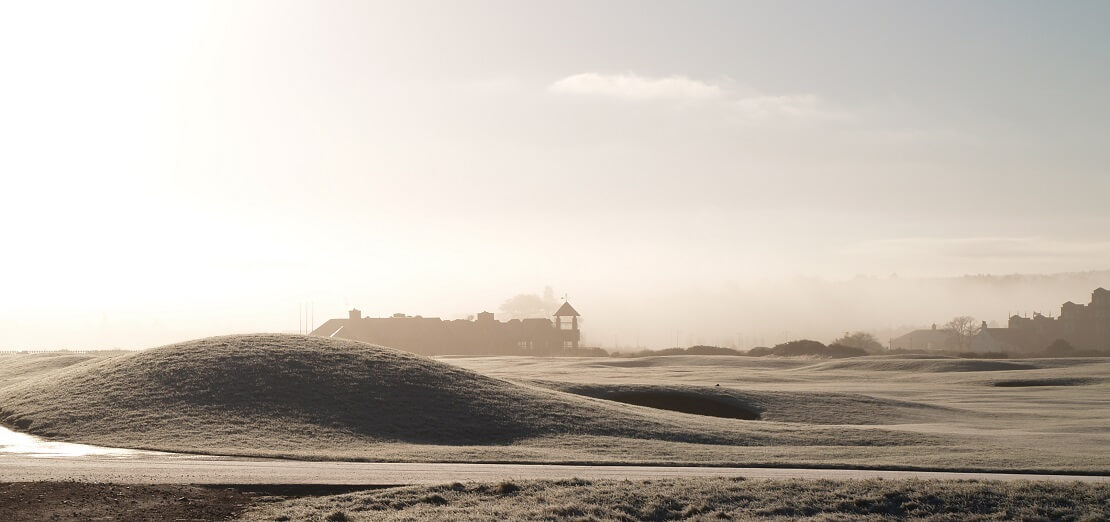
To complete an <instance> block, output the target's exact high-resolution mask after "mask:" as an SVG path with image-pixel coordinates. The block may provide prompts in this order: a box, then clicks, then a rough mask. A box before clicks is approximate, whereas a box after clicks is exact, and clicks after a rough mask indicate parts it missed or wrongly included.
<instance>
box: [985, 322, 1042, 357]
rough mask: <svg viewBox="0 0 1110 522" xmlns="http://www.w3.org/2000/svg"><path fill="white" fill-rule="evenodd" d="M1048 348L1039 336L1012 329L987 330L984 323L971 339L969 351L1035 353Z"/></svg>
mask: <svg viewBox="0 0 1110 522" xmlns="http://www.w3.org/2000/svg"><path fill="white" fill-rule="evenodd" d="M1045 346H1048V342H1046V341H1045V340H1044V339H1043V338H1041V336H1040V335H1038V334H1036V333H1035V332H1027V331H1023V330H1018V329H1014V328H988V327H987V323H986V321H984V322H983V327H982V328H980V329H979V333H978V334H976V335H975V337H973V338H972V339H971V351H973V352H977V353H988V352H1002V353H1019V352H1036V351H1039V350H1042V349H1044V347H1045Z"/></svg>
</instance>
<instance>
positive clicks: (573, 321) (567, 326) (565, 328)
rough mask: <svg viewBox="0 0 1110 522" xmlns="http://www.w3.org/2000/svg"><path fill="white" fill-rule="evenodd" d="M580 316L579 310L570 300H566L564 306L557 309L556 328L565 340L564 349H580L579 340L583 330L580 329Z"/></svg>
mask: <svg viewBox="0 0 1110 522" xmlns="http://www.w3.org/2000/svg"><path fill="white" fill-rule="evenodd" d="M579 317H580V315H579V313H578V310H575V309H574V307H573V306H571V305H570V302H569V301H564V302H563V306H560V307H559V309H558V310H556V311H555V330H556V332H558V335H559V338H560V339H561V340H562V342H563V349H564V350H566V349H572V350H577V349H578V341H579V340H581V339H582V332H580V331H578V318H579Z"/></svg>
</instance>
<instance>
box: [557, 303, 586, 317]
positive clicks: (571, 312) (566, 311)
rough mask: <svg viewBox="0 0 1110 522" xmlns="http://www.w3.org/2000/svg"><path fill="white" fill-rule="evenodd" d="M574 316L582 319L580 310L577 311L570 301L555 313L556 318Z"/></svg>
mask: <svg viewBox="0 0 1110 522" xmlns="http://www.w3.org/2000/svg"><path fill="white" fill-rule="evenodd" d="M572 316H574V317H581V314H579V313H578V310H575V309H574V307H573V306H571V305H570V302H569V301H567V302H564V303H563V306H560V307H559V309H558V310H556V311H555V317H572Z"/></svg>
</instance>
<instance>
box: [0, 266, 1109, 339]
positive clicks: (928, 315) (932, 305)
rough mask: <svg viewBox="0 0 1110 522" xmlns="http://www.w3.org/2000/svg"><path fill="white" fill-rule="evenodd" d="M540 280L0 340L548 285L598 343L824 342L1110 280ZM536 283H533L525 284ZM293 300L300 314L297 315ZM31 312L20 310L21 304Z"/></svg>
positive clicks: (132, 315) (222, 329)
mask: <svg viewBox="0 0 1110 522" xmlns="http://www.w3.org/2000/svg"><path fill="white" fill-rule="evenodd" d="M553 286H554V288H553V289H552V291H551V292H550V293H548V295H546V296H545V295H544V293H545V292H544V290H545V289H544V287H542V286H538V285H537V286H535V287H532V288H523V287H517V290H518V292H516V293H512V292H511V290H512V289H506V288H504V287H497V288H486V289H477V288H476V289H475V291H474V292H472V293H462V292H455V291H452V289H449V288H440V289H438V290H436V289H433V288H420V289H419V290H418V291H416V290H414V291H413V292H411V293H401V292H398V293H395V294H390V295H382V294H377V293H374V292H371V291H368V290H366V289H365V288H361V289H360V288H340V289H339V290H337V291H335V292H331V293H327V292H318V293H315V294H305V295H306V296H307V297H305V298H304V304H303V305H300V306H298V304H297V303H296V302H291V300H289V299H276V300H275V301H274V302H271V303H262V304H259V303H257V302H256V301H253V300H248V297H246V296H243V297H239V298H236V297H235V296H225V297H224V298H223V299H215V300H213V301H212V302H211V303H201V304H190V303H182V304H178V305H173V304H165V303H155V302H151V303H150V305H149V306H148V307H146V308H145V309H143V310H142V311H141V312H135V311H134V310H133V308H131V306H133V305H128V304H127V303H120V304H118V305H113V306H110V307H108V306H106V307H105V308H104V309H103V310H102V311H100V312H99V313H82V311H81V310H80V309H79V308H77V307H76V306H73V307H72V308H65V307H62V306H60V307H59V308H58V311H59V313H58V314H57V315H58V316H57V317H50V316H49V314H48V313H47V312H46V311H43V310H29V311H20V312H21V313H22V314H23V317H19V316H8V317H6V318H0V349H29V348H30V349H41V348H47V349H54V348H68V349H100V348H132V349H135V348H149V347H153V346H159V345H163V344H168V343H173V342H180V341H183V340H189V339H195V338H198V337H206V336H213V335H225V334H232V333H252V332H289V333H292V332H296V331H298V328H299V327H303V328H309V327H311V326H319V325H320V324H322V323H324V322H325V321H326V320H327V319H330V318H340V317H346V315H347V310H348V309H350V308H354V307H358V308H359V309H361V310H362V312H363V315H364V316H369V317H385V316H389V315H392V314H394V313H404V314H408V315H422V316H425V317H441V318H443V319H465V318H467V317H468V316H472V315H473V314H475V313H477V312H481V311H491V312H495V313H496V314H497V318H498V319H500V320H505V321H507V320H510V319H513V318H514V317H542V316H544V315H545V312H543V311H534V312H529V313H525V314H523V315H521V314H517V313H512V312H509V311H508V310H505V309H504V308H503V304H504V303H505V302H506V301H507V300H509V299H510V298H512V297H513V296H515V295H516V296H518V295H520V294H525V295H532V294H535V297H536V300H537V301H542V300H544V298H545V297H546V299H547V301H548V303H549V304H548V305H547V308H552V309H553V307H552V305H551V303H555V304H556V305H557V303H558V302H559V301H560V297H561V296H563V295H567V296H568V297H569V300H570V301H571V302H572V303H573V305H574V306H575V308H577V309H578V311H579V312H580V313H581V314H582V320H581V323H582V334H583V343H584V345H587V346H601V347H604V348H607V349H612V348H618V349H622V350H632V349H636V348H666V347H672V346H690V345H694V344H713V345H718V346H728V347H734V348H742V349H746V348H751V347H753V346H772V345H774V344H777V343H780V342H785V341H788V340H796V339H814V340H817V341H821V342H825V343H828V342H831V341H832V340H833V339H835V338H837V337H839V336H840V335H842V334H844V333H845V332H846V331H856V330H864V331H868V332H871V333H873V334H874V335H875V336H876V337H878V338H879V340H880V341H882V342H883V343H884V344H885V343H886V342H887V340H888V339H889V338H890V337H895V336H898V335H901V334H902V333H905V332H907V331H909V330H911V329H914V328H928V327H929V325H931V324H932V323H937V324H938V325H941V324H943V323H944V322H946V321H948V320H949V319H951V318H952V317H954V316H957V315H971V316H974V317H975V318H976V319H978V320H980V321H987V322H988V323H990V324H991V325H997V326H1005V325H1006V321H1007V318H1008V317H1009V315H1012V314H1015V313H1016V314H1022V315H1032V314H1033V313H1034V312H1040V313H1042V314H1045V315H1051V316H1055V315H1058V314H1059V310H1060V305H1061V304H1063V303H1064V302H1065V301H1073V302H1076V303H1079V304H1086V303H1087V302H1088V301H1089V300H1090V294H1091V291H1092V290H1094V289H1095V288H1097V287H1099V286H1102V287H1108V288H1110V270H1100V271H1088V272H1068V273H1057V274H1015V275H968V276H962V277H950V278H912V277H898V276H894V275H891V276H887V277H865V276H859V277H855V278H850V279H831V278H829V279H825V278H792V279H786V278H782V279H770V278H768V279H765V280H762V281H751V282H731V283H723V284H710V283H701V284H691V285H689V286H685V287H681V288H676V285H675V284H674V283H673V282H671V283H669V284H668V283H663V282H658V281H650V280H645V281H643V282H642V283H635V282H629V281H613V282H610V283H609V284H605V283H604V282H586V281H579V282H572V283H571V284H568V285H565V286H564V285H553ZM533 288H535V291H534V292H533V291H532V289H533ZM298 308H301V309H302V310H303V313H304V317H303V318H302V319H301V320H300V321H298V317H297V315H298ZM32 312H33V313H35V314H36V315H35V317H29V316H30V315H31V313H32Z"/></svg>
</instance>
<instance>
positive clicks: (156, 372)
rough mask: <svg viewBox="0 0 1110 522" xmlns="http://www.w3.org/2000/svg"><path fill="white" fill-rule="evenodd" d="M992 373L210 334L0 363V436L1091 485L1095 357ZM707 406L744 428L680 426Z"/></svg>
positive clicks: (1099, 377)
mask: <svg viewBox="0 0 1110 522" xmlns="http://www.w3.org/2000/svg"><path fill="white" fill-rule="evenodd" d="M953 361H954V362H953ZM997 362H998V361H974V360H950V359H921V358H913V357H902V356H898V357H865V358H858V359H851V360H838V361H827V360H815V359H773V358H750V357H713V356H674V357H647V358H639V359H617V358H596V357H595V358H580V359H575V358H534V357H492V358H441V359H439V360H435V359H429V358H426V357H421V356H417V355H413V354H409V353H406V352H400V351H397V350H392V349H389V348H383V347H379V346H373V345H369V344H364V343H357V342H351V341H341V340H333V339H321V338H316V337H307V336H292V335H248V336H228V337H216V338H211V339H202V340H198V341H192V342H188V343H182V344H177V345H171V346H166V347H161V348H156V349H151V350H147V351H144V352H139V353H130V354H122V355H121V354H114V355H105V356H99V355H89V356H80V357H77V358H70V359H64V358H54V359H49V360H48V358H43V357H38V356H30V355H21V356H8V357H4V358H2V359H0V422H3V423H5V424H7V425H9V426H11V427H14V428H16V429H19V430H23V431H30V432H32V433H36V434H39V435H43V436H47V437H52V438H57V439H62V440H67V441H73V442H84V443H92V444H100V445H107V446H122V447H133V448H145V449H159V450H170V451H183V452H196V453H211V454H228V455H248V456H280V457H291V458H302V459H330V460H374V461H425V462H427V461H439V462H534V463H539V462H558V463H644V464H682V465H688V464H701V465H732V466H758V465H772V466H793V467H806V466H822V467H866V468H887V469H897V468H913V469H949V470H1022V471H1086V472H1102V473H1105V472H1107V471H1108V470H1110V454H1108V453H1107V452H1106V451H1105V448H1106V447H1110V399H1108V397H1110V394H1108V393H1107V392H1108V391H1110V384H1108V382H1107V378H1106V376H1107V375H1108V374H1110V362H1108V361H1107V360H1106V359H1075V360H1071V359H1058V360H1047V359H1036V360H1021V361H1005V362H1007V363H1014V364H1010V365H1008V366H1005V367H1002V366H997V365H994V364H995V363H997ZM847 363H851V364H849V365H848V366H845V364H847ZM980 363H984V364H980ZM985 363H989V364H985ZM67 365H68V366H67ZM1015 365H1016V366H1015ZM1014 382H1018V383H1019V384H1024V383H1030V382H1032V383H1035V384H1038V385H1036V386H1033V385H1025V386H1015V385H1013V384H1012V383H1014ZM999 383H1002V385H999ZM1046 383H1047V384H1049V385H1045V384H1046ZM717 384H719V385H720V386H716V385H717ZM1051 384H1066V385H1060V386H1055V385H1051ZM722 405H723V406H722ZM649 406H656V407H655V408H653V407H649ZM660 408H669V409H660ZM722 408H723V409H722ZM671 410H677V411H671ZM721 411H726V412H728V411H732V412H735V411H740V412H743V413H744V414H745V415H747V418H754V417H758V419H759V420H742V419H737V418H721V417H714V416H708V415H695V414H691V413H682V412H702V413H709V414H712V413H719V412H721ZM726 416H727V415H726ZM741 417H743V415H741Z"/></svg>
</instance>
